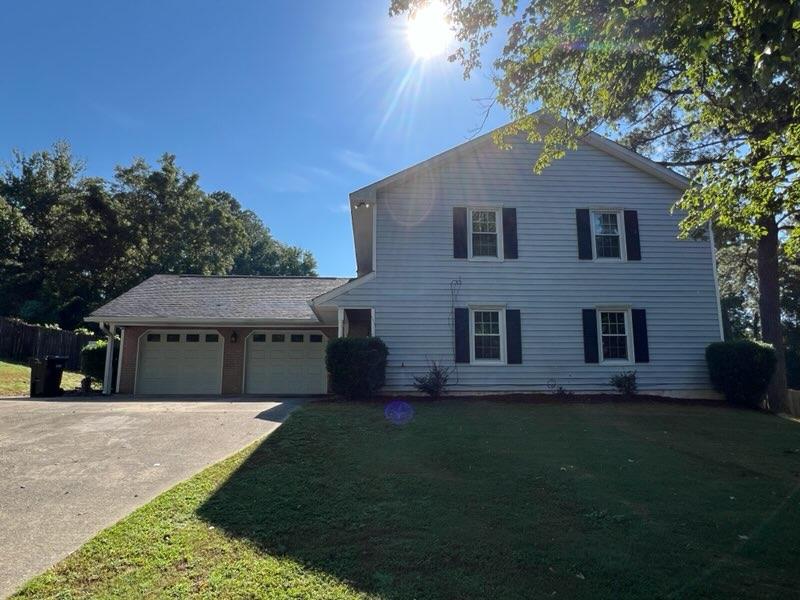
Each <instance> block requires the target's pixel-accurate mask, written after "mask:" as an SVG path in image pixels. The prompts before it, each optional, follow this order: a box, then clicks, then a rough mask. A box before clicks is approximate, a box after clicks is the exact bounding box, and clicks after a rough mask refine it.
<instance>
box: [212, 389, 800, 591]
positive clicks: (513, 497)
mask: <svg viewBox="0 0 800 600" xmlns="http://www.w3.org/2000/svg"><path fill="white" fill-rule="evenodd" d="M415 410H416V414H415V417H414V420H413V421H412V422H411V423H409V424H408V425H405V426H396V425H392V424H391V423H389V422H387V421H386V420H385V419H384V418H383V411H382V407H381V406H379V405H358V406H351V405H343V404H328V405H326V404H319V405H316V406H314V405H312V406H309V407H308V408H307V409H306V410H303V411H299V412H298V413H296V414H295V415H293V416H292V417H291V418H290V419H289V421H288V422H287V423H286V424H285V425H284V426H283V427H282V428H280V429H279V430H278V431H277V432H275V433H274V434H273V435H272V436H271V437H270V438H268V439H267V440H265V441H264V442H263V443H262V444H261V445H260V446H259V447H258V448H257V449H256V450H255V451H254V452H253V454H252V455H251V456H250V457H249V458H248V459H247V460H246V461H245V462H244V463H243V464H242V465H241V466H240V468H239V469H238V470H237V471H236V472H234V473H233V474H232V475H231V476H230V478H229V479H228V480H227V481H226V482H225V483H224V484H223V485H222V486H220V487H219V488H218V490H217V491H216V492H215V493H214V494H213V495H212V496H211V497H210V498H209V499H208V500H207V501H206V502H205V504H203V505H202V506H201V507H200V509H199V510H198V515H199V516H200V517H201V518H202V519H204V520H205V521H207V522H208V523H210V524H213V525H215V526H216V527H218V528H221V529H223V530H224V531H226V532H227V533H228V534H229V535H232V536H234V537H237V538H241V539H246V540H248V541H249V542H251V543H253V544H254V545H255V546H256V547H257V548H259V549H260V550H261V551H263V552H264V553H266V554H270V555H273V556H285V557H289V558H291V559H292V560H295V561H297V562H299V563H301V564H303V565H304V566H306V567H308V568H311V569H314V570H316V571H320V572H324V573H327V574H329V575H332V576H333V577H335V578H337V579H338V580H340V581H345V582H348V583H350V584H351V585H352V586H353V587H354V588H356V589H357V590H359V591H361V592H366V593H372V594H379V595H380V596H381V597H383V598H386V599H389V600H406V599H411V598H429V599H439V598H441V599H445V598H448V599H449V598H528V597H540V596H551V594H553V593H554V592H555V593H557V595H558V597H568V598H576V597H580V598H642V597H664V596H669V595H674V594H676V593H677V594H678V596H681V597H683V595H684V594H689V595H692V594H693V593H695V592H698V593H699V592H702V595H703V597H707V598H728V597H731V594H732V593H733V595H736V592H737V591H740V590H741V588H740V586H741V585H742V584H743V583H744V582H747V585H753V586H755V587H753V588H751V590H750V591H752V592H753V593H754V594H756V595H758V594H759V593H762V592H763V594H762V595H763V596H764V597H770V596H773V597H780V594H781V593H783V592H786V591H787V590H790V589H794V588H793V587H792V586H794V585H795V584H797V582H798V578H797V575H796V574H794V572H793V571H789V570H786V571H784V570H783V566H782V565H783V563H786V564H787V565H788V562H787V560H789V559H788V557H787V556H786V555H785V554H782V553H783V552H785V550H786V549H788V548H791V547H794V546H795V545H796V544H797V543H798V542H800V521H799V520H798V516H797V515H793V516H791V518H788V520H784V521H783V522H782V523H780V526H777V524H775V523H768V524H767V526H765V525H764V516H765V514H766V513H767V512H770V510H771V509H769V507H770V506H774V505H775V498H776V497H780V496H785V495H786V494H787V492H788V491H789V490H791V489H792V488H793V487H794V485H796V482H795V481H792V480H791V479H792V478H791V477H790V476H789V473H788V472H786V471H785V468H786V467H788V466H789V464H788V461H786V465H781V466H780V468H779V470H778V471H775V473H774V474H772V473H770V470H775V468H774V467H771V466H765V467H764V468H763V469H762V467H761V466H760V465H758V464H757V465H752V464H750V462H749V461H750V459H749V458H748V457H747V456H746V454H747V453H759V452H761V453H769V452H771V450H772V449H771V448H770V447H769V443H770V442H769V440H774V439H775V438H776V435H778V436H779V437H782V438H783V439H782V440H781V441H780V442H779V443H780V444H790V443H795V442H796V441H798V436H797V433H796V431H791V430H790V429H788V428H786V427H784V426H783V424H782V423H778V424H777V427H776V425H775V423H774V422H773V421H774V420H772V419H770V420H764V421H758V422H757V423H756V424H757V425H763V427H764V431H763V432H759V431H758V430H757V429H756V430H754V428H753V425H754V423H753V421H752V419H751V418H750V417H751V415H746V414H744V413H741V414H740V413H737V412H733V411H724V412H723V411H720V410H716V409H715V410H710V409H702V410H704V411H705V412H706V413H708V414H704V413H702V412H700V409H698V412H697V414H696V415H692V416H686V415H679V416H677V417H672V416H670V415H669V413H666V416H664V414H665V413H664V409H663V407H657V408H656V409H654V411H657V413H654V414H653V415H652V416H651V415H648V414H638V413H637V412H636V411H637V409H635V408H622V409H613V408H608V407H602V406H594V407H577V408H567V407H564V406H560V407H559V406H552V407H537V408H536V410H531V408H530V407H525V406H524V405H503V404H491V403H480V404H478V403H475V404H471V405H469V406H467V405H463V404H461V405H458V404H445V403H442V404H438V405H433V404H429V405H415ZM628 412H630V413H632V416H630V415H628ZM609 413H614V415H612V416H609ZM270 417H271V418H272V415H271V416H270ZM758 417H759V418H760V416H758ZM681 419H683V420H681ZM681 427H683V431H681ZM715 431H719V434H717V433H715ZM735 432H740V433H741V439H730V441H727V438H729V437H730V436H731V435H732V434H733V433H735ZM743 440H750V441H751V442H752V441H753V440H755V444H756V445H755V446H753V447H752V448H745V449H744V451H743V452H742V455H743V456H744V457H745V458H744V459H743V462H742V463H741V464H739V463H738V462H737V460H736V459H735V458H734V457H732V452H733V451H735V450H736V449H737V448H742V445H743V444H744V443H745V442H744V441H743ZM765 440H767V441H765ZM759 444H761V445H759ZM776 447H780V446H776ZM689 448H691V449H692V451H693V453H695V454H696V456H694V455H687V454H686V453H685V452H684V451H685V450H687V449H689ZM770 460H773V459H771V458H768V457H767V455H766V454H765V463H766V462H768V461H770ZM792 464H794V465H796V464H797V462H796V461H794V460H792ZM745 466H749V467H750V468H749V470H745V469H744V468H743V467H745ZM784 474H785V475H784ZM729 497H731V498H732V497H736V498H737V504H736V505H735V506H734V505H733V504H732V501H731V500H730V499H729ZM759 527H760V530H759V531H760V533H759V536H760V537H761V538H762V539H759V540H758V542H757V543H756V541H755V540H754V541H753V542H752V543H751V548H750V549H748V551H747V552H742V551H741V547H742V542H741V538H739V537H737V536H739V535H742V534H744V533H748V534H749V533H750V532H751V531H754V530H756V529H757V528H759ZM781 549H783V550H781ZM770 555H771V557H770ZM770 560H771V561H773V562H772V563H771V564H770V562H769V561H770ZM709 567H713V570H712V571H709V570H708V569H709ZM708 573H712V574H713V576H712V575H708ZM759 582H763V583H764V586H765V587H761V588H760V587H758V586H759V585H760V583H759ZM767 582H768V585H769V586H771V587H767ZM697 586H699V587H697ZM770 591H771V592H772V593H769V592H770Z"/></svg>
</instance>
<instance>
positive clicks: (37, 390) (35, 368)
mask: <svg viewBox="0 0 800 600" xmlns="http://www.w3.org/2000/svg"><path fill="white" fill-rule="evenodd" d="M29 364H30V367H31V398H36V397H39V396H44V395H45V393H44V373H45V369H44V361H43V360H41V359H38V358H32V359H31V360H30V363H29Z"/></svg>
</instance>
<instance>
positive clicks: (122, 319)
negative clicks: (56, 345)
mask: <svg viewBox="0 0 800 600" xmlns="http://www.w3.org/2000/svg"><path fill="white" fill-rule="evenodd" d="M84 321H86V322H88V323H113V324H114V325H127V326H133V325H142V326H149V325H180V326H187V325H198V326H210V325H218V326H224V327H251V326H255V327H266V326H280V327H283V326H287V327H291V326H313V325H320V326H324V325H325V323H323V322H322V321H320V320H319V319H317V318H308V319H263V318H260V319H243V318H220V317H150V316H136V317H132V316H101V315H89V316H88V317H86V318H84Z"/></svg>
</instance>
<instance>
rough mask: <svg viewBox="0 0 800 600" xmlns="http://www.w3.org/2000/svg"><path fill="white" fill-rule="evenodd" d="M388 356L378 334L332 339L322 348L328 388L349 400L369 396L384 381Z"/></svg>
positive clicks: (380, 386) (387, 351) (381, 385)
mask: <svg viewBox="0 0 800 600" xmlns="http://www.w3.org/2000/svg"><path fill="white" fill-rule="evenodd" d="M388 355H389V350H387V348H386V344H384V343H383V340H381V339H380V338H377V337H364V338H348V337H344V338H336V339H334V340H331V341H330V342H328V347H327V349H326V350H325V366H326V367H327V369H328V373H330V376H331V378H330V384H331V391H332V392H333V393H334V394H337V395H340V396H344V397H346V398H348V399H350V400H352V399H354V398H369V397H371V396H372V395H373V394H374V393H375V392H376V391H378V390H379V389H380V388H382V387H383V384H384V383H386V357H387V356H388Z"/></svg>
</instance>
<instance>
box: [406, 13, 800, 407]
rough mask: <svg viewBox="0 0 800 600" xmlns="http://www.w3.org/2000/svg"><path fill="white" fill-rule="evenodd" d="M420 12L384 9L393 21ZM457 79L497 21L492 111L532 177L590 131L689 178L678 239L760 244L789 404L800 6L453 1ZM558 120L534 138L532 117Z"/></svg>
mask: <svg viewBox="0 0 800 600" xmlns="http://www.w3.org/2000/svg"><path fill="white" fill-rule="evenodd" d="M425 3H426V0H392V1H391V8H390V12H391V13H392V14H398V13H402V12H406V11H412V12H413V11H414V10H416V9H417V8H418V7H419V6H421V5H423V4H425ZM446 5H447V7H448V9H449V15H450V18H451V22H452V24H453V27H454V28H455V30H456V37H457V39H458V40H459V42H460V45H459V47H458V49H457V50H456V51H455V52H454V53H453V55H452V56H451V57H450V58H451V60H454V61H460V62H461V64H462V65H463V67H464V74H465V77H469V76H470V74H471V72H472V71H473V70H474V69H476V68H479V67H480V65H481V62H480V59H481V50H482V48H483V46H484V45H485V44H486V42H487V40H488V39H489V36H490V35H491V33H492V31H493V30H494V29H495V28H496V27H497V23H498V18H499V17H500V16H504V17H505V18H508V19H510V20H511V21H512V24H511V26H510V28H509V30H508V35H507V38H506V43H505V46H504V48H503V50H502V55H501V56H500V57H499V58H498V59H497V60H496V61H495V62H494V67H495V69H496V72H495V74H494V76H493V78H494V83H495V85H496V98H495V100H496V102H497V103H499V104H500V105H501V106H502V107H504V108H506V109H507V110H508V111H509V112H510V113H511V115H512V117H513V118H514V122H513V123H512V124H511V125H510V126H508V127H506V128H505V129H504V130H503V131H502V133H501V134H500V135H499V136H498V141H501V140H505V139H507V138H508V136H510V135H513V134H524V135H526V136H527V138H528V139H529V140H530V141H535V142H541V143H542V147H543V150H542V153H541V155H540V157H539V158H538V160H537V163H536V165H535V169H536V170H537V171H538V170H541V169H543V168H545V167H546V166H547V165H548V164H549V163H550V162H552V161H553V160H555V159H557V158H559V157H561V156H563V154H564V153H565V152H566V151H567V150H570V149H572V148H575V146H576V143H577V141H578V140H579V139H580V138H581V136H583V135H585V134H586V133H587V132H589V131H592V130H596V129H597V130H601V131H602V132H603V133H607V134H610V135H612V136H614V137H617V138H618V139H619V141H620V142H621V143H623V144H624V145H626V146H628V147H629V148H631V149H633V150H636V151H638V152H642V153H644V154H646V155H649V156H651V157H653V158H655V159H657V160H658V161H659V162H661V163H662V164H664V165H667V166H670V167H673V168H678V169H681V170H683V172H684V173H686V174H687V175H689V176H690V177H691V187H690V188H689V190H687V192H686V193H685V194H684V195H683V197H682V198H681V199H680V201H679V202H678V205H677V208H678V209H679V210H681V211H685V213H686V214H685V218H684V220H683V223H682V234H683V235H690V234H691V233H693V232H696V231H697V230H698V229H700V228H701V227H703V226H705V224H706V222H708V221H712V222H714V223H715V224H717V225H718V226H719V227H721V228H725V229H731V230H733V231H736V232H739V233H740V234H741V235H742V236H743V237H744V238H746V239H747V240H749V241H751V242H752V243H753V244H755V248H756V256H757V260H756V262H757V276H758V277H757V279H758V290H759V299H758V302H759V312H760V328H761V335H762V338H763V339H764V340H765V341H767V342H769V343H771V344H772V345H773V346H774V347H775V350H776V355H777V357H778V369H776V373H775V376H774V378H773V380H772V382H771V384H770V389H769V403H770V407H771V408H773V409H774V410H777V409H779V408H780V407H781V405H782V403H783V400H784V398H785V394H786V373H785V369H784V343H783V337H782V332H781V314H780V290H779V266H778V265H779V256H780V254H781V252H783V251H785V252H786V253H787V254H788V255H789V256H793V255H794V254H796V252H797V249H798V247H800V239H798V234H797V232H796V230H795V228H794V222H795V217H796V216H797V212H798V204H800V182H799V181H798V169H800V4H798V2H797V1H796V0H795V1H791V2H787V1H786V0H761V1H758V2H753V1H750V0H698V1H696V2H685V1H683V0H680V1H679V0H660V1H658V2H655V1H648V0H531V1H530V2H528V3H527V4H525V5H524V7H520V6H519V2H518V1H517V0H502V1H501V2H500V3H499V6H498V5H497V4H496V3H495V2H493V1H492V0H447V2H446ZM534 103H538V104H539V105H540V107H541V109H542V113H543V114H547V115H554V116H556V117H558V119H557V120H556V121H555V124H554V125H553V126H550V124H547V125H548V126H547V127H544V128H542V129H540V127H539V125H540V117H539V114H540V113H533V114H532V113H531V112H530V110H531V108H532V106H533V105H534Z"/></svg>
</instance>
